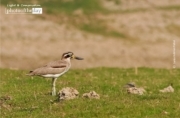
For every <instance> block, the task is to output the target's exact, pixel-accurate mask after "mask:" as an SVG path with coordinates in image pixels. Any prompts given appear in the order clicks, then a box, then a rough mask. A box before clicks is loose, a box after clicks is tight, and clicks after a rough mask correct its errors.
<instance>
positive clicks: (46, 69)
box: [27, 52, 83, 95]
mask: <svg viewBox="0 0 180 118" xmlns="http://www.w3.org/2000/svg"><path fill="white" fill-rule="evenodd" d="M73 58H74V59H77V60H83V58H80V57H75V56H74V54H73V53H72V52H67V53H63V55H62V58H61V60H57V61H52V62H50V63H48V64H46V65H45V66H42V67H39V68H37V69H35V70H33V71H30V72H29V74H27V75H30V76H42V77H48V78H52V95H56V89H55V82H56V80H57V78H58V77H59V76H61V75H63V74H64V73H65V72H67V71H68V70H69V69H70V67H71V62H70V59H73Z"/></svg>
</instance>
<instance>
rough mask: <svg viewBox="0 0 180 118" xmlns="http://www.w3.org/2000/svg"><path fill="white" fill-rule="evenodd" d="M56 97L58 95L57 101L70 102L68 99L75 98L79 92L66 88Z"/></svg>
mask: <svg viewBox="0 0 180 118" xmlns="http://www.w3.org/2000/svg"><path fill="white" fill-rule="evenodd" d="M58 95H59V100H70V99H74V98H77V97H78V95H79V92H78V91H77V90H76V89H74V88H72V87H66V88H63V89H61V90H60V91H59V93H58Z"/></svg>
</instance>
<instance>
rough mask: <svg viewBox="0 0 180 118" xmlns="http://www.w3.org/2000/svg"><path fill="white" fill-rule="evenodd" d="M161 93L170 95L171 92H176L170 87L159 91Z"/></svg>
mask: <svg viewBox="0 0 180 118" xmlns="http://www.w3.org/2000/svg"><path fill="white" fill-rule="evenodd" d="M159 92H162V93H170V92H172V93H173V92H174V88H173V87H172V86H171V85H169V86H168V87H166V88H164V89H162V90H159Z"/></svg>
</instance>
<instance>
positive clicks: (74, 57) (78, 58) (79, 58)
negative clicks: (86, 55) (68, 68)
mask: <svg viewBox="0 0 180 118" xmlns="http://www.w3.org/2000/svg"><path fill="white" fill-rule="evenodd" d="M72 59H77V60H83V58H81V57H76V56H74V55H72Z"/></svg>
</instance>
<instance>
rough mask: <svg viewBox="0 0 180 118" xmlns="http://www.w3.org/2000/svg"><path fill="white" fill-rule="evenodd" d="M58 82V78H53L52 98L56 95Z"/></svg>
mask: <svg viewBox="0 0 180 118" xmlns="http://www.w3.org/2000/svg"><path fill="white" fill-rule="evenodd" d="M56 80H57V78H52V96H55V95H56Z"/></svg>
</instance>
